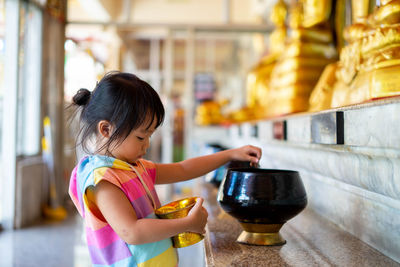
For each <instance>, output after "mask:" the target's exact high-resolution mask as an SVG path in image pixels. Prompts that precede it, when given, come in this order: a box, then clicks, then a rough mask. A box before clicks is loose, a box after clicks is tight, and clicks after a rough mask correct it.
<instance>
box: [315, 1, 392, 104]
mask: <svg viewBox="0 0 400 267" xmlns="http://www.w3.org/2000/svg"><path fill="white" fill-rule="evenodd" d="M351 3H352V21H353V23H352V25H350V26H348V27H346V28H345V30H344V32H343V37H344V39H345V40H346V41H347V45H346V46H344V47H343V49H342V50H341V51H340V60H339V62H337V64H336V71H335V72H334V76H333V77H329V78H327V77H328V75H326V77H325V79H326V82H325V81H322V80H321V81H320V82H319V84H320V85H321V86H320V87H319V88H318V87H316V88H315V90H314V92H313V95H312V97H311V99H310V105H311V110H313V111H316V110H321V109H326V108H330V107H341V106H346V105H350V104H356V103H361V102H365V101H368V100H371V99H376V98H381V97H389V96H394V95H400V87H399V86H398V85H397V84H399V81H398V79H399V78H397V77H398V76H399V75H398V74H399V73H400V0H392V1H388V0H383V1H380V3H381V5H380V6H379V7H377V6H376V4H375V1H372V0H352V2H351ZM331 73H332V72H331ZM331 75H332V74H331ZM328 80H329V81H328ZM332 80H334V82H332ZM328 83H329V85H328ZM321 88H325V91H323V90H322V89H321ZM328 88H330V90H331V92H328V91H329V90H328ZM324 92H325V93H324ZM321 102H324V103H328V102H330V106H324V107H322V106H321V105H319V104H318V103H321ZM318 105H319V106H318Z"/></svg>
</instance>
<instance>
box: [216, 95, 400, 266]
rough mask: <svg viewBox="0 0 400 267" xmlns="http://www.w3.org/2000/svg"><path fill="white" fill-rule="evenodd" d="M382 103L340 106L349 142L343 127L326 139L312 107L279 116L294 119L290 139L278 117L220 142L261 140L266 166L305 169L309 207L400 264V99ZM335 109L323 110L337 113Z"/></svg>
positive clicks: (244, 127) (232, 132)
mask: <svg viewBox="0 0 400 267" xmlns="http://www.w3.org/2000/svg"><path fill="white" fill-rule="evenodd" d="M380 103H381V104H379V105H373V104H370V103H369V104H367V105H359V106H355V107H352V108H344V109H337V110H334V111H332V112H337V111H342V112H343V119H344V120H343V125H342V126H343V132H342V134H343V135H344V144H342V145H337V144H336V143H335V140H336V139H335V136H334V135H335V134H337V132H336V131H335V129H333V130H332V129H330V130H328V132H327V133H325V132H324V134H327V136H328V137H329V134H331V135H332V138H327V139H324V140H328V142H326V141H324V140H323V144H322V143H319V140H322V139H321V138H318V136H317V138H315V136H313V135H312V133H311V130H312V128H313V121H314V120H313V119H312V116H313V115H310V114H308V115H307V114H303V115H296V116H289V117H282V118H278V119H277V121H286V140H276V139H274V135H273V123H274V121H262V122H258V123H257V128H258V135H257V136H254V135H253V131H252V128H251V127H253V124H250V123H247V124H242V125H235V126H232V127H231V128H230V129H229V131H228V133H227V134H226V131H225V132H224V135H223V137H222V138H221V139H220V141H221V142H222V143H224V144H225V145H227V146H228V147H237V146H240V145H244V144H253V145H258V146H261V147H262V148H263V157H262V161H261V167H262V168H277V169H291V170H298V171H300V173H301V176H302V178H303V181H304V184H305V186H306V190H307V194H308V199H309V207H311V208H312V209H314V210H315V211H317V212H318V213H320V214H321V215H323V216H324V217H326V218H328V219H329V220H331V221H332V222H334V223H335V224H337V225H338V226H339V227H341V228H343V229H344V230H346V231H348V232H350V233H351V234H353V235H355V236H356V237H358V238H360V239H361V240H363V241H364V242H366V243H367V244H369V245H370V246H372V247H374V248H375V249H377V250H379V251H381V252H382V253H383V254H385V255H387V256H389V257H391V258H392V259H394V260H395V261H397V262H399V263H400V123H398V118H399V115H398V114H400V102H399V99H397V100H388V101H387V100H385V101H383V102H380ZM327 113H329V111H325V112H322V113H320V114H318V115H321V114H322V115H324V114H326V115H328V116H327V118H328V119H329V114H327ZM322 117H324V116H322ZM314 126H315V125H314ZM330 126H331V124H330ZM330 128H331V127H330ZM329 131H331V132H329ZM214 137H215V135H214ZM325 137H326V136H324V138H325ZM329 140H333V141H332V143H329Z"/></svg>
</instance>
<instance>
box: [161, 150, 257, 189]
mask: <svg viewBox="0 0 400 267" xmlns="http://www.w3.org/2000/svg"><path fill="white" fill-rule="evenodd" d="M260 158H261V149H260V148H258V147H256V146H250V145H247V146H243V147H240V148H234V149H228V150H224V151H220V152H217V153H214V154H211V155H207V156H201V157H196V158H191V159H187V160H184V161H181V162H177V163H171V164H156V169H157V172H156V183H157V184H169V183H175V182H181V181H186V180H189V179H192V178H196V177H200V176H202V175H204V174H206V173H208V172H210V171H212V170H215V169H216V168H218V167H220V166H222V165H224V164H226V163H228V162H229V161H231V160H239V161H250V163H251V165H253V166H255V165H257V164H258V161H259V160H260Z"/></svg>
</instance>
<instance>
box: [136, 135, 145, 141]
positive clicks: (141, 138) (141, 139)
mask: <svg viewBox="0 0 400 267" xmlns="http://www.w3.org/2000/svg"><path fill="white" fill-rule="evenodd" d="M136 137H137V138H138V139H139V140H140V141H143V140H144V138H143V137H140V136H136Z"/></svg>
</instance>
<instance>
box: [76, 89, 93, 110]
mask: <svg viewBox="0 0 400 267" xmlns="http://www.w3.org/2000/svg"><path fill="white" fill-rule="evenodd" d="M91 94H92V93H91V92H90V91H89V90H88V89H85V88H81V89H79V90H78V92H76V94H75V95H74V97H73V98H72V101H73V102H74V103H75V104H76V105H78V106H84V105H86V104H87V103H88V102H89V99H90V95H91Z"/></svg>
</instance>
